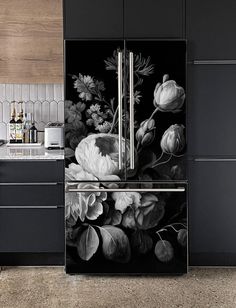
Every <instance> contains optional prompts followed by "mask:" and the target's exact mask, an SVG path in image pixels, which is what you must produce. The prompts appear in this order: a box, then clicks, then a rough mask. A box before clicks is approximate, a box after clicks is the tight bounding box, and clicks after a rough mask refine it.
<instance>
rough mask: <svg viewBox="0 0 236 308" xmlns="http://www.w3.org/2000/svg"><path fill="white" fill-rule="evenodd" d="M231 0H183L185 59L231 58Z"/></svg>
mask: <svg viewBox="0 0 236 308" xmlns="http://www.w3.org/2000/svg"><path fill="white" fill-rule="evenodd" d="M235 11H236V1H235V0H226V1H221V0H217V1H216V0H204V1H198V0H187V1H186V19H187V23H186V24H187V38H188V42H189V44H188V46H189V53H188V54H189V58H190V59H191V60H193V59H210V60H212V59H235V58H236V41H235V39H234V36H235V29H236V18H235Z"/></svg>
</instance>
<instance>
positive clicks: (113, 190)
mask: <svg viewBox="0 0 236 308" xmlns="http://www.w3.org/2000/svg"><path fill="white" fill-rule="evenodd" d="M98 191H104V192H145V191H148V192H184V191H185V187H178V188H134V189H131V188H97V189H86V188H68V189H67V192H98Z"/></svg>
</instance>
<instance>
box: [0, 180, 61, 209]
mask: <svg viewBox="0 0 236 308" xmlns="http://www.w3.org/2000/svg"><path fill="white" fill-rule="evenodd" d="M43 184H44V183H41V184H40V183H38V184H37V185H34V184H32V183H28V185H26V184H22V185H21V183H14V184H11V183H0V208H1V207H2V206H15V207H16V206H49V205H50V206H55V205H56V206H64V184H63V183H45V185H43Z"/></svg>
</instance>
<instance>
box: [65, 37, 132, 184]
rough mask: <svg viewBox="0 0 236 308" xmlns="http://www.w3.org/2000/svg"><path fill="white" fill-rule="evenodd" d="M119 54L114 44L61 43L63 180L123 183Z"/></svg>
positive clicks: (121, 45)
mask: <svg viewBox="0 0 236 308" xmlns="http://www.w3.org/2000/svg"><path fill="white" fill-rule="evenodd" d="M123 49H124V42H123V41H116V40H113V41H101V40H97V41H94V40H87V41H84V40H69V41H68V40H67V41H66V42H65V146H66V149H65V152H66V167H67V168H69V169H70V171H73V172H72V173H71V172H69V173H68V174H69V178H66V180H72V181H73V180H74V181H75V180H77V181H81V180H83V181H86V180H88V181H119V180H124V179H125V167H124V165H125V162H126V158H125V153H126V149H125V139H124V137H123V136H122V133H123V132H124V129H123V125H124V119H123V113H122V110H121V109H122V106H124V102H123V93H122V89H123V88H124V86H123V84H122V81H123V78H122V76H123V65H122V62H124V61H123V60H124V51H123ZM66 170H67V171H68V169H66ZM66 175H67V173H66Z"/></svg>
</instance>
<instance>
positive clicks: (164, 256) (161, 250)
mask: <svg viewBox="0 0 236 308" xmlns="http://www.w3.org/2000/svg"><path fill="white" fill-rule="evenodd" d="M155 255H156V257H157V259H158V260H159V261H161V262H164V263H167V262H170V261H171V260H172V259H173V256H174V249H173V247H172V245H171V243H170V242H169V241H166V240H159V241H158V242H157V243H156V246H155Z"/></svg>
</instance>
